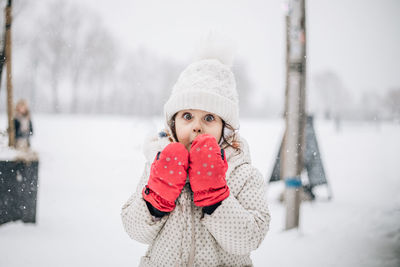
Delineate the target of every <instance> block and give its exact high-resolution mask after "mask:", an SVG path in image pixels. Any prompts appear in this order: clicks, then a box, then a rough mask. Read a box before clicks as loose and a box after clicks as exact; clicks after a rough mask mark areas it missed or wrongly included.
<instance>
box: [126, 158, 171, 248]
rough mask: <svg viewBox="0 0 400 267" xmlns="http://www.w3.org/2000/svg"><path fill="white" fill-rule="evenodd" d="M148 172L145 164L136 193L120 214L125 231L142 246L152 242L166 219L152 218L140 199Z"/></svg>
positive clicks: (148, 166)
mask: <svg viewBox="0 0 400 267" xmlns="http://www.w3.org/2000/svg"><path fill="white" fill-rule="evenodd" d="M149 170H150V164H149V163H147V164H146V166H145V169H144V172H143V175H142V177H141V179H140V182H139V184H138V186H137V188H136V192H135V193H134V194H133V195H132V196H131V197H130V198H129V199H128V201H127V202H126V203H125V204H124V205H123V206H122V212H121V217H122V223H123V225H124V228H125V231H126V232H127V233H128V235H129V236H130V237H131V238H132V239H134V240H136V241H138V242H141V243H144V244H151V243H152V242H153V240H154V239H155V237H156V236H157V234H158V233H159V231H160V230H161V228H162V227H163V225H164V223H165V222H166V220H167V218H168V216H164V217H163V218H157V217H155V216H152V215H151V214H150V211H149V209H148V207H147V205H146V201H145V200H144V199H143V197H142V189H143V187H144V186H145V185H146V183H147V180H148V179H149Z"/></svg>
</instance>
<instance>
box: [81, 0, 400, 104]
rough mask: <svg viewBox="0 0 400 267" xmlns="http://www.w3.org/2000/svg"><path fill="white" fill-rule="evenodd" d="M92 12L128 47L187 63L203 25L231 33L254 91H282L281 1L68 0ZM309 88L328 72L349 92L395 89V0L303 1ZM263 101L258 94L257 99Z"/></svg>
mask: <svg viewBox="0 0 400 267" xmlns="http://www.w3.org/2000/svg"><path fill="white" fill-rule="evenodd" d="M74 1H76V3H77V4H79V5H85V6H86V7H89V8H92V9H94V10H96V11H97V12H99V14H100V15H101V17H102V18H103V20H104V23H105V25H106V26H107V27H108V28H109V29H110V30H111V31H112V33H113V34H114V35H115V36H116V38H117V39H118V40H120V43H121V44H122V45H124V46H125V47H126V48H128V49H136V48H138V47H146V48H147V49H149V50H152V51H154V52H156V53H157V54H159V55H161V56H165V57H170V58H173V59H175V60H179V61H181V62H182V63H184V64H188V63H190V62H191V57H192V55H193V50H194V49H195V48H196V43H197V42H198V40H199V39H200V38H201V37H202V36H204V35H205V34H206V33H207V32H208V31H209V30H217V31H219V32H222V33H224V34H225V35H226V36H228V37H229V38H231V39H232V40H233V41H234V43H235V46H236V49H237V50H236V57H237V58H240V59H241V61H244V62H245V63H246V65H247V67H248V68H249V71H250V77H251V79H252V80H253V82H254V85H255V86H256V88H257V90H258V95H259V96H263V95H265V94H268V95H270V96H272V97H276V98H277V99H281V98H282V96H283V90H284V89H283V88H284V70H285V66H284V60H285V54H284V50H285V25H284V9H283V7H282V6H283V4H284V3H285V1H283V0H202V1H194V0H168V1H165V0H164V1H163V0H146V1H138V0H113V1H109V0H107V1H106V0H85V1H79V0H74ZM306 12H307V27H308V28H307V38H308V39H307V42H308V54H307V58H308V76H309V79H308V86H312V76H313V74H315V73H318V72H321V71H324V70H332V71H334V72H336V73H337V74H338V75H339V76H340V77H341V78H342V80H343V83H344V85H345V86H346V87H347V88H349V89H350V90H352V91H353V92H356V93H359V92H361V91H363V90H377V91H379V92H382V91H384V90H386V89H387V88H389V87H394V86H397V87H399V86H400V73H399V71H398V69H399V67H398V65H399V64H400V49H399V47H400V27H399V26H400V1H399V0H351V1H348V0H347V1H346V0H309V1H307V10H306ZM261 98H262V97H261Z"/></svg>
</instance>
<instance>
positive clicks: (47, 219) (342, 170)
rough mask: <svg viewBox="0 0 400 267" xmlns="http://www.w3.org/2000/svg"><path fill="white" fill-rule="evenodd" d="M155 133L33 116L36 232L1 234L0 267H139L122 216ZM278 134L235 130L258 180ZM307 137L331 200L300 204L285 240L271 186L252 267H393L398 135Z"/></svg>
mask: <svg viewBox="0 0 400 267" xmlns="http://www.w3.org/2000/svg"><path fill="white" fill-rule="evenodd" d="M4 125H5V122H1V129H4ZM160 126H162V122H161V121H160V119H159V118H153V119H149V118H131V117H116V116H66V115H59V116H55V115H36V116H35V117H34V130H35V136H34V138H33V140H32V145H33V147H34V148H35V149H36V150H37V152H38V153H39V156H40V166H39V168H40V170H39V185H40V187H39V191H38V203H37V204H38V208H37V224H35V225H32V224H23V223H21V222H12V223H7V224H4V225H1V226H0V266H1V267H3V266H4V267H16V266H40V267H42V266H75V267H77V266H97V267H100V266H137V264H138V261H139V258H140V256H141V255H143V254H144V252H145V249H146V246H145V245H142V244H140V243H137V242H136V241H133V240H130V239H129V237H128V236H127V235H126V234H125V232H124V230H123V227H122V224H121V220H120V207H121V206H122V204H123V203H124V202H125V201H126V199H127V198H128V197H129V196H130V194H131V193H132V192H133V190H134V189H135V187H136V183H137V179H138V178H139V176H140V174H141V172H142V169H143V163H144V157H143V156H142V154H141V144H142V140H143V139H144V137H145V135H146V134H147V133H149V132H151V131H155V129H157V128H159V127H160ZM283 126H284V124H283V121H279V120H275V121H273V120H243V121H242V126H241V127H242V128H241V133H242V136H244V137H246V139H247V140H248V142H249V144H250V149H251V153H252V158H253V163H254V165H255V166H256V167H258V168H259V169H260V170H261V172H262V173H263V174H265V176H266V179H267V178H268V176H269V175H270V172H271V170H272V165H273V162H274V157H275V155H276V152H277V149H278V146H279V142H280V139H281V136H282V132H283ZM315 128H316V133H317V138H318V141H319V145H320V150H321V155H322V159H323V163H324V165H325V171H326V173H327V177H328V180H329V182H330V185H331V188H332V191H333V196H334V198H333V200H332V201H325V200H323V199H322V198H321V199H320V200H319V201H316V202H313V203H303V204H302V207H301V219H300V220H301V222H300V224H301V226H300V228H299V229H298V230H291V231H283V227H284V215H285V209H284V206H282V205H281V204H280V203H279V202H278V201H277V198H278V195H279V194H280V192H281V190H282V188H283V187H282V183H276V184H271V185H270V186H269V190H268V196H267V198H268V199H269V203H270V209H271V214H272V221H271V228H270V231H269V233H268V235H267V237H266V239H265V240H264V242H263V243H262V245H261V247H260V248H259V249H258V250H256V251H255V252H253V254H252V258H253V261H254V264H255V266H307V267H310V266H315V267H320V266H341V267H343V266H349V267H350V266H351V267H354V266H379V267H381V266H387V267H389V266H390V267H392V266H393V267H395V266H400V194H399V191H400V164H399V162H400V161H399V158H400V157H399V156H398V154H399V151H400V125H398V124H397V125H394V124H389V123H382V124H380V125H376V124H365V123H343V124H342V127H341V130H340V131H339V132H338V131H336V129H335V127H334V125H333V124H332V123H331V122H326V121H318V120H317V121H316V122H315ZM324 190H325V187H321V188H319V190H318V191H320V195H323V194H324V193H325V192H324Z"/></svg>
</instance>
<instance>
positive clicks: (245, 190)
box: [121, 137, 270, 267]
mask: <svg viewBox="0 0 400 267" xmlns="http://www.w3.org/2000/svg"><path fill="white" fill-rule="evenodd" d="M168 143H169V141H168V138H167V137H160V138H155V139H152V140H150V141H149V142H148V143H147V144H145V147H144V153H145V156H146V158H147V163H146V166H145V170H144V172H143V175H142V177H141V180H140V182H139V184H138V186H137V190H136V192H135V193H134V194H133V195H132V196H131V197H130V198H129V200H128V201H127V203H126V204H125V205H124V206H123V207H122V213H121V216H122V221H123V224H124V227H125V230H126V232H127V233H128V235H129V236H130V237H131V238H133V239H135V240H137V241H139V242H142V243H145V244H149V245H150V246H149V248H148V250H147V252H146V255H145V256H144V257H142V259H141V261H140V266H157V267H158V266H208V267H211V266H252V262H251V260H250V252H251V251H252V250H255V249H256V248H257V247H258V246H259V245H260V244H261V242H262V241H263V239H264V237H265V235H266V233H267V231H268V227H269V221H270V215H269V211H268V207H267V203H266V201H265V186H264V182H263V178H262V175H261V174H260V172H259V171H258V170H257V169H256V168H254V167H253V166H251V161H250V155H249V150H248V145H247V143H246V142H245V140H244V139H240V143H241V150H242V151H241V153H238V152H236V151H234V149H232V148H230V147H229V148H227V149H225V155H226V157H227V161H228V171H227V173H226V181H227V184H228V187H229V189H230V195H229V197H228V198H227V199H225V200H224V201H223V202H222V204H221V205H220V206H219V207H218V208H217V209H216V210H215V211H214V212H213V213H212V214H211V215H208V214H203V212H202V208H201V207H197V206H195V205H194V203H193V193H192V191H191V189H190V184H189V179H188V180H187V182H186V185H185V187H184V188H183V190H182V192H181V194H180V196H179V197H178V199H177V201H176V208H175V209H174V210H173V211H172V212H171V213H170V214H169V215H166V216H164V217H163V218H161V219H159V218H155V217H153V216H152V215H151V214H150V212H149V211H148V208H147V206H146V204H145V201H144V200H143V198H142V194H141V191H142V189H143V187H144V186H145V185H146V183H147V180H148V178H149V172H150V166H151V163H152V162H153V160H154V157H155V155H156V154H157V152H158V151H162V150H163V148H164V147H165V146H166V145H167V144H168Z"/></svg>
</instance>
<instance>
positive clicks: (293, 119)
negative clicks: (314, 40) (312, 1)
mask: <svg viewBox="0 0 400 267" xmlns="http://www.w3.org/2000/svg"><path fill="white" fill-rule="evenodd" d="M286 21H287V31H288V32H287V60H286V61H287V76H286V99H285V120H286V131H285V136H284V142H283V146H282V151H281V155H282V157H281V166H282V177H283V178H284V180H285V185H286V186H285V203H286V226H285V229H286V230H289V229H292V228H296V227H298V226H299V217H300V202H301V199H300V188H301V171H302V170H303V155H304V149H305V147H304V143H305V142H304V141H305V139H304V138H305V134H304V128H305V119H306V116H305V78H306V76H305V71H306V42H305V41H306V39H305V37H306V29H305V0H290V1H289V6H288V13H287V18H286Z"/></svg>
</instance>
